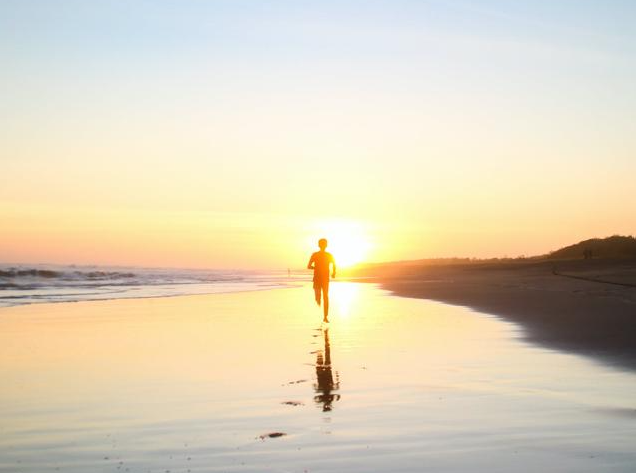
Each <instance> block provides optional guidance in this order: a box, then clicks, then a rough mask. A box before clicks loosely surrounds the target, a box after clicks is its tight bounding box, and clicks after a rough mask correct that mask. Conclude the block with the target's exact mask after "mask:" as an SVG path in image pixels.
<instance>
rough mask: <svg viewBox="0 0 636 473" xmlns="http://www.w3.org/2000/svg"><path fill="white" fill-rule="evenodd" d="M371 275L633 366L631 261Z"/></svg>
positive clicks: (407, 292)
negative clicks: (495, 316) (493, 315)
mask: <svg viewBox="0 0 636 473" xmlns="http://www.w3.org/2000/svg"><path fill="white" fill-rule="evenodd" d="M383 272H386V274H387V276H382V273H383ZM370 275H372V276H374V278H373V280H375V281H381V282H382V283H383V286H384V287H385V288H387V289H389V290H391V291H392V292H393V293H394V294H396V295H400V296H404V297H415V298H425V299H432V300H437V301H441V302H446V303H449V304H456V305H462V306H467V307H470V308H473V309H475V310H477V311H481V312H486V313H490V314H496V315H498V316H500V317H502V318H504V319H506V320H510V321H512V322H515V323H518V324H520V326H522V327H523V328H524V330H525V336H526V338H527V340H529V341H531V342H533V343H538V344H540V345H543V346H546V347H550V348H556V349H561V350H566V351H571V352H575V353H578V354H582V355H585V356H590V357H594V358H595V359H599V360H602V361H603V362H605V363H609V364H617V365H620V366H622V367H626V368H629V369H636V261H630V260H627V261H620V260H619V261H612V260H609V261H607V260H598V261H594V260H592V261H585V260H579V261H556V262H555V261H545V262H539V263H499V264H467V265H447V266H430V267H417V266H411V267H398V266H395V265H387V266H386V267H384V268H382V269H379V268H378V269H376V270H374V271H373V272H371V273H370Z"/></svg>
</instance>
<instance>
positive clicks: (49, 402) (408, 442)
mask: <svg viewBox="0 0 636 473" xmlns="http://www.w3.org/2000/svg"><path fill="white" fill-rule="evenodd" d="M332 312H333V313H332V323H331V324H330V327H329V328H328V330H326V329H325V327H322V326H321V325H320V310H319V309H318V308H317V307H316V306H315V304H313V301H312V290H311V288H310V287H309V286H306V287H302V288H297V289H279V290H271V291H261V292H253V293H235V294H218V295H206V296H184V297H173V298H158V299H139V300H119V301H104V302H82V303H74V304H66V303H60V304H41V305H31V306H22V307H13V308H8V309H3V310H1V311H0V379H1V380H2V390H0V418H2V423H0V472H12V473H13V472H42V471H45V472H46V471H51V472H53V471H66V472H74V473H75V472H77V473H79V472H87V471H90V472H113V471H115V472H124V471H129V472H148V471H151V472H162V473H165V472H166V471H170V472H171V473H172V472H188V471H190V472H203V471H205V472H208V471H211V472H216V471H219V472H221V471H223V472H227V471H230V472H234V471H235V472H263V471H266V472H288V471H294V472H296V471H297V472H304V471H309V472H320V471H324V472H327V471H330V472H331V471H343V472H368V471H386V472H399V471H405V472H406V471H409V472H410V471H431V472H450V471H476V472H481V471H483V472H486V471H488V472H509V471H517V472H535V471H537V470H545V471H550V472H566V471H568V472H569V471H578V472H595V473H596V472H598V471H604V472H631V471H633V470H634V467H635V465H636V453H634V449H633V445H634V440H635V439H636V403H635V402H634V399H633V393H634V392H635V391H636V374H634V373H632V372H630V371H625V370H621V369H618V368H610V367H607V366H606V365H603V364H599V363H596V362H594V361H591V360H589V359H587V358H585V357H579V356H576V355H569V354H564V353H560V352H555V351H552V350H546V349H543V348H540V347H537V346H535V345H532V344H528V343H526V341H524V338H523V332H522V331H520V330H519V328H518V326H517V325H515V324H512V323H507V322H505V321H502V320H501V319H499V318H497V317H493V316H489V315H484V314H480V313H477V312H474V311H472V310H469V309H466V308H463V307H457V306H452V305H446V304H442V303H439V302H434V301H430V300H423V299H409V298H401V297H394V296H391V295H389V293H388V292H387V291H384V290H381V289H379V288H377V287H376V286H375V285H372V284H354V283H343V282H335V283H333V285H332Z"/></svg>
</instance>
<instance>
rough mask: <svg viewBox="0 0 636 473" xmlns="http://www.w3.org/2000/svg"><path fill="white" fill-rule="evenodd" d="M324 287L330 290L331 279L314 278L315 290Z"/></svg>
mask: <svg viewBox="0 0 636 473" xmlns="http://www.w3.org/2000/svg"><path fill="white" fill-rule="evenodd" d="M318 289H322V290H323V291H328V290H329V279H314V290H315V291H317V290H318Z"/></svg>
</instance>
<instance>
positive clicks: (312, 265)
mask: <svg viewBox="0 0 636 473" xmlns="http://www.w3.org/2000/svg"><path fill="white" fill-rule="evenodd" d="M318 247H319V248H320V251H316V252H315V253H314V254H312V255H311V258H309V263H307V269H313V270H314V293H315V294H316V303H317V304H318V305H320V294H321V293H322V299H323V306H322V307H323V312H324V314H325V316H324V318H323V319H322V320H323V321H324V322H329V320H328V319H327V316H328V315H329V265H330V264H332V265H333V271H332V273H331V277H332V278H335V277H336V261H335V260H334V259H333V255H332V254H331V253H327V252H326V251H325V249H326V248H327V240H325V239H324V238H321V239H320V240H318Z"/></svg>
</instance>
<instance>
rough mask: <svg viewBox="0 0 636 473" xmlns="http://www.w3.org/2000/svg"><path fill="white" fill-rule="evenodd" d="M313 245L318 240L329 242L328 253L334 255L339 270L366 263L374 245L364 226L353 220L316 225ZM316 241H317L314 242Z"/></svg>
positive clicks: (332, 221)
mask: <svg viewBox="0 0 636 473" xmlns="http://www.w3.org/2000/svg"><path fill="white" fill-rule="evenodd" d="M312 232H313V233H314V235H315V236H312V241H311V245H313V246H316V244H317V240H318V238H326V239H327V241H328V242H329V246H328V247H327V251H328V252H330V253H331V254H333V256H334V258H335V259H336V264H337V266H338V267H339V268H346V267H349V266H353V265H354V264H357V263H360V262H362V261H364V260H365V259H366V258H367V257H368V255H369V252H370V250H371V249H372V247H373V245H372V242H371V239H370V237H369V234H368V232H367V231H366V229H365V227H364V225H363V224H362V223H360V222H356V221H351V220H331V221H326V222H321V223H319V224H317V225H315V229H314V230H312ZM313 240H316V241H313Z"/></svg>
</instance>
